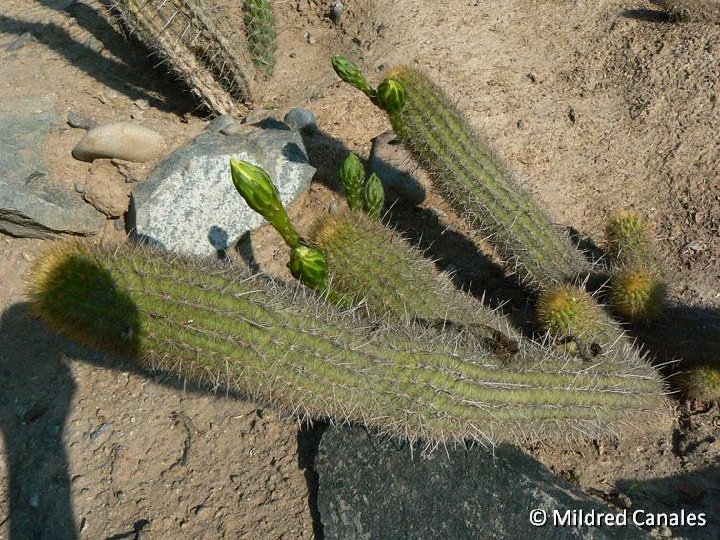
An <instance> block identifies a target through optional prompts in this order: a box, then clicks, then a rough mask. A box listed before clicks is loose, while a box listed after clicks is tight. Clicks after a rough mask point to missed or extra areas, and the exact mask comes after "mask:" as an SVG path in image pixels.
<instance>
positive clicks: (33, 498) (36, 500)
mask: <svg viewBox="0 0 720 540" xmlns="http://www.w3.org/2000/svg"><path fill="white" fill-rule="evenodd" d="M28 503H30V506H31V507H33V508H37V507H39V506H40V496H39V495H38V494H37V493H33V494H32V495H30V500H29V501H28Z"/></svg>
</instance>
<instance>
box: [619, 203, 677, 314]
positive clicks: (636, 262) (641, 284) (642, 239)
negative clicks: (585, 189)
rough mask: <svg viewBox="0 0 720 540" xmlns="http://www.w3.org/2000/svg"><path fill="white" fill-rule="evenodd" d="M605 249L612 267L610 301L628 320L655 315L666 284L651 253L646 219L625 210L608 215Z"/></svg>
mask: <svg viewBox="0 0 720 540" xmlns="http://www.w3.org/2000/svg"><path fill="white" fill-rule="evenodd" d="M605 235H606V242H607V249H608V253H609V254H610V257H611V258H612V260H613V262H614V263H615V265H616V267H615V269H614V270H613V275H612V278H611V280H610V301H611V302H612V305H613V307H614V308H615V309H616V310H617V312H618V313H619V314H620V315H622V316H623V317H626V318H627V319H629V320H631V321H649V320H651V319H654V318H655V317H657V316H658V315H659V314H660V312H661V311H662V308H663V304H664V302H665V295H666V292H667V286H666V283H665V280H664V279H663V277H662V274H661V271H660V264H659V263H658V261H657V258H656V256H655V253H654V249H653V245H652V239H651V234H650V230H649V226H648V224H647V221H646V220H645V219H644V218H643V217H642V216H640V215H639V214H638V213H637V212H634V211H631V210H626V211H624V212H620V213H618V214H617V215H616V216H614V217H613V218H611V219H610V221H609V223H608V225H607V227H606V229H605Z"/></svg>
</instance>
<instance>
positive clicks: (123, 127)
mask: <svg viewBox="0 0 720 540" xmlns="http://www.w3.org/2000/svg"><path fill="white" fill-rule="evenodd" d="M164 150H165V140H164V139H163V138H162V136H161V135H160V134H159V133H157V132H155V131H153V130H152V129H150V128H147V127H145V126H141V125H138V124H133V123H130V122H114V123H111V124H104V125H101V126H98V127H95V128H93V129H91V130H89V131H88V132H87V133H86V134H85V136H84V137H83V138H82V139H81V140H80V142H79V143H77V145H75V148H73V151H72V155H73V157H74V158H75V159H78V160H80V161H93V160H95V159H98V158H119V159H124V160H127V161H135V162H138V163H143V162H146V161H152V160H153V159H156V158H158V157H160V156H161V155H162V154H163V152H164Z"/></svg>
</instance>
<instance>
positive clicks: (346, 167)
mask: <svg viewBox="0 0 720 540" xmlns="http://www.w3.org/2000/svg"><path fill="white" fill-rule="evenodd" d="M339 177H340V185H341V186H342V188H343V190H345V197H346V198H347V202H348V206H349V207H350V210H362V209H363V195H362V192H363V184H364V183H365V167H363V164H362V163H361V162H360V158H359V157H357V156H356V155H355V154H353V153H352V152H351V153H350V155H349V156H348V157H346V158H345V161H343V162H342V165H340V172H339Z"/></svg>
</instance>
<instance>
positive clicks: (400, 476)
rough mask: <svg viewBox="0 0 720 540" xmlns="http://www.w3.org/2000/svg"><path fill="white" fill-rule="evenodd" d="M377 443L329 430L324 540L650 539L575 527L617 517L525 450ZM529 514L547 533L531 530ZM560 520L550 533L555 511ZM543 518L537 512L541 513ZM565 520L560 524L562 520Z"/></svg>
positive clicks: (323, 475)
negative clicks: (429, 451)
mask: <svg viewBox="0 0 720 540" xmlns="http://www.w3.org/2000/svg"><path fill="white" fill-rule="evenodd" d="M422 450H423V445H415V446H414V447H412V448H411V445H409V444H404V445H399V444H398V443H397V442H395V441H393V440H388V439H380V438H377V437H374V436H371V435H369V434H368V432H367V431H365V430H364V429H362V428H347V429H340V430H336V429H328V431H326V432H325V434H324V435H323V437H322V440H321V442H320V447H319V453H318V457H317V460H316V470H317V472H318V475H319V478H320V480H319V489H318V507H319V512H320V518H321V521H322V525H323V530H324V533H325V538H326V539H336V538H337V539H340V538H341V539H344V540H350V539H370V538H372V539H378V538H383V539H396V538H397V539H400V538H403V539H405V538H428V539H432V538H454V539H465V538H518V539H523V538H533V539H536V538H553V539H554V538H646V537H647V536H648V535H647V533H646V532H645V531H643V530H641V529H639V528H637V527H635V526H634V525H632V523H631V521H632V519H631V514H632V513H631V512H630V511H628V512H627V520H628V525H627V526H613V527H610V526H591V527H589V526H582V525H579V526H573V525H571V524H570V523H569V522H570V521H571V520H572V519H573V517H574V519H575V520H576V521H578V520H579V523H580V524H582V521H583V519H584V518H583V517H582V515H584V516H586V517H587V516H588V515H592V513H593V512H594V515H595V516H597V514H598V513H605V514H606V513H608V512H609V513H612V514H618V513H621V512H622V510H618V509H613V508H610V507H608V506H605V505H604V504H602V503H600V502H598V501H596V500H595V499H592V498H591V497H589V496H588V495H587V494H585V493H583V491H582V490H580V489H579V488H578V487H577V486H574V485H572V484H570V483H569V482H567V481H565V480H563V479H561V478H559V477H557V476H555V475H554V474H553V473H552V472H551V471H550V470H549V469H547V468H546V467H545V466H543V465H542V464H541V463H540V462H538V461H537V460H535V459H533V458H531V457H530V456H528V455H526V454H525V453H524V452H522V451H521V450H520V449H518V448H516V447H513V446H510V445H501V446H498V447H496V448H495V451H494V456H493V453H492V452H490V451H487V450H485V449H483V448H480V447H477V446H476V447H474V448H471V449H469V450H465V449H464V448H455V449H453V448H448V449H447V452H446V451H445V448H443V447H440V448H438V449H436V450H435V452H433V453H432V454H431V455H429V456H428V455H423V453H422ZM533 510H536V512H537V511H539V512H540V515H545V516H546V518H547V522H546V524H545V525H544V526H534V525H532V524H531V522H530V520H531V518H530V515H531V512H532V511H533ZM554 512H556V516H557V518H556V522H560V523H562V520H563V519H567V520H568V522H567V524H565V525H563V526H556V525H553V513H554ZM535 517H536V518H537V517H538V515H537V513H536V514H535ZM557 520H560V521H557Z"/></svg>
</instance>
